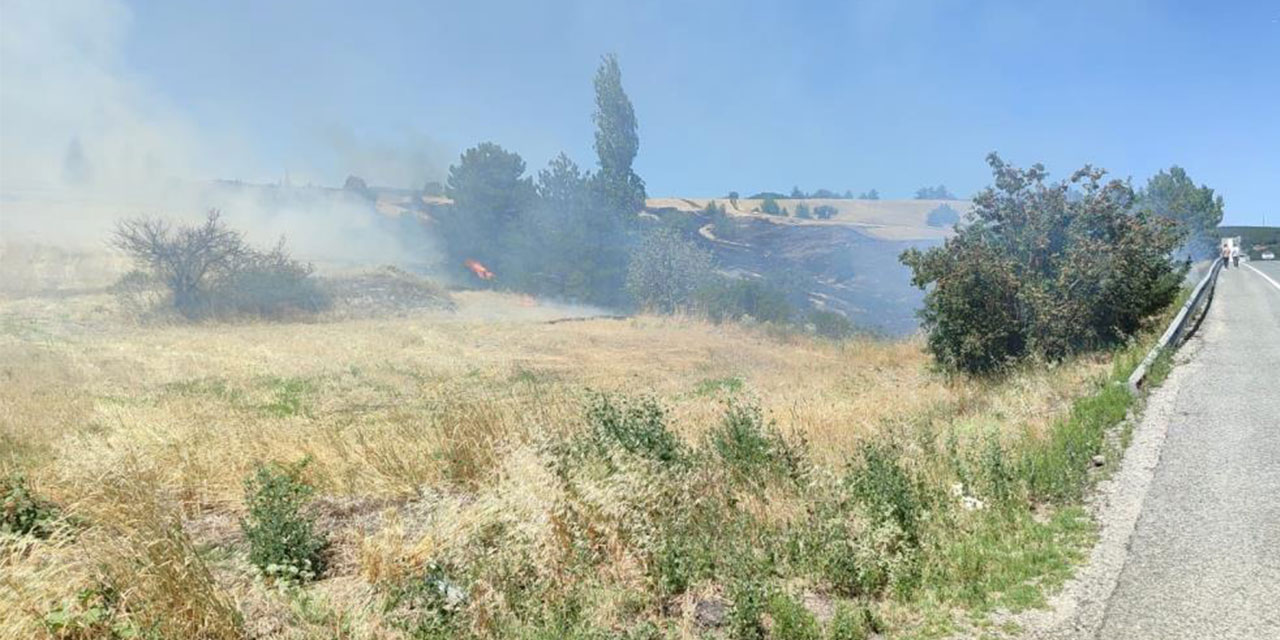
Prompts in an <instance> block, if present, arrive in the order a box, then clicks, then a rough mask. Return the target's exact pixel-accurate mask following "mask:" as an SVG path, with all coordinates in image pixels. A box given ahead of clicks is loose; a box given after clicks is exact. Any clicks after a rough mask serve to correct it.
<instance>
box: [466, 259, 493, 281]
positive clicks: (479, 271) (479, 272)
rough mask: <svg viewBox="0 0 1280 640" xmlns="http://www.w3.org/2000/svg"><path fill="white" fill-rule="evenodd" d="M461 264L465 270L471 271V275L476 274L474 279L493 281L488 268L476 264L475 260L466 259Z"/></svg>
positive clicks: (491, 273)
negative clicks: (464, 266)
mask: <svg viewBox="0 0 1280 640" xmlns="http://www.w3.org/2000/svg"><path fill="white" fill-rule="evenodd" d="M462 264H464V265H466V266H467V268H468V269H470V270H471V273H474V274H476V277H477V278H480V279H481V280H492V279H493V272H492V271H490V270H489V268H488V267H486V266H484V265H482V264H480V263H479V262H476V261H475V260H471V259H468V260H466V261H464V262H463V263H462Z"/></svg>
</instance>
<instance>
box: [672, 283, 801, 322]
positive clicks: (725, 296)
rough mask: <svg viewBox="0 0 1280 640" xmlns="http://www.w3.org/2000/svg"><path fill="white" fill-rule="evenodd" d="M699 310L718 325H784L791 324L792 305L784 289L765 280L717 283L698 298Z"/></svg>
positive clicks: (701, 292) (698, 292) (700, 290)
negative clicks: (747, 320)
mask: <svg viewBox="0 0 1280 640" xmlns="http://www.w3.org/2000/svg"><path fill="white" fill-rule="evenodd" d="M694 300H695V307H696V308H697V309H698V310H699V311H701V312H702V313H703V314H705V315H706V316H707V317H708V318H710V319H711V320H712V321H714V322H724V321H726V320H729V321H732V320H741V319H743V318H746V317H750V318H753V319H755V320H757V321H759V322H773V323H777V324H784V323H786V322H788V321H789V320H791V315H792V309H791V303H790V302H788V301H787V293H786V292H785V291H783V290H782V289H780V288H778V287H776V286H773V285H771V284H769V283H767V282H764V281H761V280H747V279H728V278H721V279H717V280H713V281H712V282H711V283H709V284H707V285H705V286H703V287H702V288H701V289H699V290H698V291H697V292H696V293H695V294H694Z"/></svg>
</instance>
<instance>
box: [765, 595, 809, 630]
mask: <svg viewBox="0 0 1280 640" xmlns="http://www.w3.org/2000/svg"><path fill="white" fill-rule="evenodd" d="M768 612H769V618H770V619H771V620H773V626H772V628H770V630H769V637H770V638H777V639H778V640H821V639H822V633H821V630H820V629H819V628H818V620H817V619H816V618H814V617H813V613H811V612H810V611H809V610H808V609H805V608H804V605H803V604H801V603H800V602H798V601H797V600H796V599H795V598H793V597H792V596H791V595H790V594H788V593H786V592H785V591H778V592H775V593H774V594H773V595H772V596H770V597H769V604H768Z"/></svg>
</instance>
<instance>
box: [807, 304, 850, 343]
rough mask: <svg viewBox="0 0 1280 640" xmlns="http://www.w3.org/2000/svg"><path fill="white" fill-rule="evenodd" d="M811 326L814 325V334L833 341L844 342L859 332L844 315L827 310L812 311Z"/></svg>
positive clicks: (810, 313) (810, 316) (810, 315)
mask: <svg viewBox="0 0 1280 640" xmlns="http://www.w3.org/2000/svg"><path fill="white" fill-rule="evenodd" d="M809 324H811V325H813V332H814V333H816V334H818V335H820V336H822V337H824V338H831V339H832V340H843V339H844V338H848V337H849V336H852V335H853V334H854V333H856V332H857V327H855V326H854V324H853V321H851V320H849V319H848V318H846V317H844V314H842V313H839V312H836V311H829V310H826V309H814V310H812V311H810V312H809Z"/></svg>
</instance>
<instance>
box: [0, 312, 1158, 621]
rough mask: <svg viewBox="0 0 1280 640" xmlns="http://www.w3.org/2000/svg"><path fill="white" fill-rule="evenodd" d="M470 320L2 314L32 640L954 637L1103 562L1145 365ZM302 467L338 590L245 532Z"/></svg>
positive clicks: (707, 329) (8, 431)
mask: <svg viewBox="0 0 1280 640" xmlns="http://www.w3.org/2000/svg"><path fill="white" fill-rule="evenodd" d="M458 300H459V305H460V307H459V311H458V312H457V313H445V312H422V313H418V314H416V315H411V316H402V317H395V318H375V319H350V320H334V321H329V322H320V323H310V324H273V325H256V324H230V325H213V324H205V325H194V326H183V327H175V326H165V325H153V326H145V327H142V326H137V325H135V324H132V323H129V322H123V321H122V322H114V321H112V320H111V317H112V316H111V315H110V314H109V313H107V314H104V312H103V311H102V310H101V309H102V308H103V307H106V308H108V309H109V308H110V305H111V301H110V299H109V297H107V296H103V295H95V294H92V293H89V294H84V295H81V296H67V297H63V298H59V300H58V301H57V304H43V303H41V304H33V303H32V302H31V300H30V299H22V300H5V299H0V317H5V318H16V320H15V325H14V326H21V327H24V329H23V330H22V331H13V332H3V333H0V363H2V364H0V376H3V382H4V383H3V384H0V444H2V445H3V448H2V450H3V453H2V454H0V472H3V473H4V475H5V477H8V476H9V474H21V475H22V477H24V478H25V480H24V483H23V485H22V486H23V487H24V488H23V494H22V495H23V500H24V501H26V502H24V504H26V503H30V504H39V505H48V508H47V513H49V514H53V515H51V516H50V517H47V518H45V517H42V520H41V521H42V522H43V523H45V524H42V528H43V530H44V531H45V532H46V533H45V534H42V537H39V538H37V537H34V536H30V535H9V536H6V537H3V538H0V576H2V577H0V583H3V585H4V590H3V594H4V595H3V596H0V636H3V637H10V636H12V637H33V636H39V635H40V634H45V635H53V636H55V637H76V636H75V635H74V634H73V633H72V631H68V630H67V629H70V628H71V626H74V625H80V626H82V627H84V626H86V625H87V626H90V627H93V628H95V629H97V628H102V629H108V630H110V629H116V630H117V631H110V632H111V633H119V634H123V633H126V632H127V633H135V634H142V636H143V637H146V636H145V634H146V633H153V634H157V635H158V636H159V637H239V636H241V635H256V636H261V637H316V638H321V637H335V636H337V637H353V638H358V637H457V636H465V635H477V636H489V637H516V638H522V637H523V638H539V637H581V638H588V637H590V638H603V637H631V638H654V637H674V638H682V637H697V636H699V635H701V634H704V633H711V634H712V635H713V636H715V637H753V635H752V634H756V635H758V634H759V633H766V634H772V635H766V636H765V637H779V634H782V633H784V632H785V633H786V634H787V635H789V636H790V637H798V638H809V637H814V638H861V637H867V636H869V635H870V634H872V633H885V634H888V635H890V636H893V637H939V636H941V635H945V634H947V633H949V632H951V631H955V630H963V629H968V628H971V627H974V626H978V625H980V624H981V623H982V621H983V620H984V619H985V616H987V615H989V613H990V612H992V611H994V610H996V609H998V608H1012V609H1018V608H1024V607H1028V606H1037V605H1039V604H1041V603H1042V602H1043V597H1044V593H1045V589H1047V588H1052V587H1053V586H1054V585H1057V584H1060V583H1061V582H1062V581H1063V580H1065V579H1066V577H1067V576H1068V575H1069V573H1070V571H1071V568H1072V567H1073V566H1075V565H1076V564H1078V563H1079V562H1080V560H1081V558H1082V557H1083V553H1084V552H1085V550H1086V549H1087V547H1088V545H1089V543H1090V541H1091V540H1092V536H1093V528H1092V525H1091V524H1090V523H1089V522H1088V520H1087V518H1086V517H1085V515H1084V513H1083V511H1082V510H1081V509H1080V507H1079V502H1080V497H1081V496H1082V495H1083V493H1084V491H1085V490H1086V489H1087V487H1088V485H1089V483H1090V481H1091V476H1090V475H1089V473H1088V472H1087V469H1089V468H1090V467H1091V466H1092V465H1091V458H1092V456H1094V455H1098V454H1099V453H1103V454H1109V453H1110V452H1108V451H1107V449H1106V446H1107V445H1106V444H1105V442H1106V440H1105V438H1104V435H1105V432H1106V430H1107V429H1108V428H1109V427H1110V426H1111V425H1112V424H1114V422H1115V421H1117V420H1118V419H1119V418H1120V417H1122V416H1123V415H1124V414H1125V412H1126V411H1127V410H1128V409H1129V408H1130V407H1131V404H1132V402H1133V400H1132V399H1131V398H1129V397H1128V395H1127V394H1125V393H1123V385H1122V384H1117V381H1120V380H1123V378H1124V377H1125V376H1126V375H1127V373H1128V371H1129V370H1131V369H1132V367H1133V365H1134V364H1136V362H1137V361H1138V359H1140V358H1141V357H1142V355H1143V349H1141V348H1140V346H1139V345H1135V346H1134V347H1132V348H1130V349H1128V350H1125V351H1122V352H1118V353H1116V354H1104V355H1099V356H1092V357H1083V358H1079V359H1076V360H1074V361H1071V362H1068V363H1064V364H1062V365H1058V366H1056V367H1054V368H1039V369H1034V368H1028V369H1026V370H1024V371H1021V372H1018V373H1017V374H1015V375H1013V376H1011V377H1010V378H1009V379H1006V380H1003V381H995V382H990V381H975V380H967V379H956V378H949V377H947V376H945V375H942V374H940V373H937V372H935V371H933V370H932V368H931V367H930V363H929V362H928V360H927V357H926V356H925V355H924V353H923V352H922V349H921V345H920V344H919V343H918V342H915V341H910V340H907V341H897V342H891V341H878V340H872V339H868V338H852V339H848V340H843V341H831V340H823V339H814V338H808V337H804V336H795V335H776V334H775V335H770V334H767V333H764V332H762V331H759V330H753V329H749V328H743V327H737V326H734V325H712V324H707V323H703V322H700V321H697V320H694V319H688V318H657V317H639V318H634V319H630V320H624V321H617V320H590V321H583V322H572V323H560V324H545V323H544V322H543V320H545V319H547V317H548V314H550V313H551V310H548V309H532V310H531V309H528V308H526V307H523V306H521V305H520V304H519V303H518V302H517V301H515V300H512V299H509V298H505V297H504V296H501V295H497V294H465V295H460V296H458ZM566 315H581V312H580V311H577V310H574V311H572V312H569V313H566ZM301 459H307V460H308V461H309V462H308V464H307V467H306V479H307V483H308V486H309V487H311V488H313V489H314V492H315V493H314V497H313V499H312V500H311V501H310V502H308V503H307V504H306V505H305V506H299V507H298V508H299V509H300V510H301V511H299V514H298V515H299V517H304V518H305V521H306V522H309V523H313V524H314V527H315V530H316V534H317V535H323V536H324V537H325V539H326V540H327V541H328V542H329V544H328V547H327V548H326V551H325V553H326V555H325V557H324V562H323V566H324V567H325V572H324V574H323V575H321V576H318V579H317V580H315V581H314V582H311V583H307V584H291V585H288V586H281V585H276V584H273V583H272V582H271V581H264V580H261V579H258V578H257V577H256V576H257V575H258V571H257V570H256V569H255V568H254V566H253V562H252V561H251V559H250V555H251V549H250V548H249V543H248V542H247V541H246V539H245V537H244V534H243V532H242V531H241V528H240V526H239V525H238V522H239V521H240V520H241V519H243V518H245V517H246V515H247V514H248V510H249V509H250V508H251V507H252V505H250V504H246V492H245V480H246V478H250V477H253V475H254V474H255V473H256V472H257V470H258V469H260V468H262V466H261V465H271V464H290V463H293V462H295V461H297V460H301ZM15 477H16V476H15ZM975 505H977V506H975ZM42 509H44V507H42ZM45 512H46V511H42V513H45ZM317 564H319V563H317ZM716 603H720V604H722V605H723V606H724V608H725V613H724V615H723V616H722V619H720V620H719V621H718V622H717V623H715V624H714V625H713V626H710V627H708V626H707V624H708V623H706V622H705V621H702V622H700V621H699V620H700V618H699V614H697V612H698V611H704V610H707V609H708V608H711V609H714V608H715V606H718V605H716ZM48 616H54V618H55V619H57V620H60V621H62V622H59V624H62V625H63V626H62V628H60V629H53V630H51V629H50V628H49V626H48V624H46V623H47V622H48ZM704 617H705V616H704ZM69 625H70V626H69ZM95 625H96V626H95ZM986 631H987V632H990V633H994V632H996V631H998V630H995V631H992V630H986ZM106 633H107V632H102V633H100V634H99V635H98V636H94V637H110V636H109V635H105V634H106Z"/></svg>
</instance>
